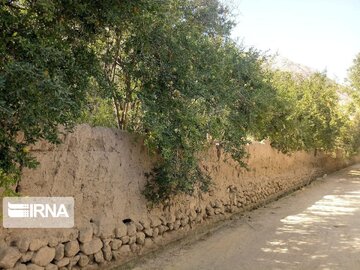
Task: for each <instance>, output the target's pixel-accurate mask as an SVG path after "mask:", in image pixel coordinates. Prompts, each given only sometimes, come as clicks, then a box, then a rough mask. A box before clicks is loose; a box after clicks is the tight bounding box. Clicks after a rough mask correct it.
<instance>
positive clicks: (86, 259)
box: [78, 254, 90, 267]
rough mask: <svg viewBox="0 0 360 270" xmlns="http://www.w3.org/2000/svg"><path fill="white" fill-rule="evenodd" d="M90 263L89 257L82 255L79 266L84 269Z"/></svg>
mask: <svg viewBox="0 0 360 270" xmlns="http://www.w3.org/2000/svg"><path fill="white" fill-rule="evenodd" d="M89 261H90V259H89V257H88V256H86V255H84V254H80V258H79V261H78V264H79V266H81V267H84V266H86V265H88V264H89Z"/></svg>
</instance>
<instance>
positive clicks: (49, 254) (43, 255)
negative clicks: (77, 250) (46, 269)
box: [31, 246, 55, 266]
mask: <svg viewBox="0 0 360 270" xmlns="http://www.w3.org/2000/svg"><path fill="white" fill-rule="evenodd" d="M54 258H55V248H51V247H47V246H46V247H42V248H40V249H39V250H38V251H37V252H35V254H34V256H33V257H32V258H31V262H32V263H35V264H37V265H39V266H46V265H48V264H49V263H50V262H51V261H52V260H53V259H54Z"/></svg>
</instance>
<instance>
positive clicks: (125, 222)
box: [123, 218, 132, 224]
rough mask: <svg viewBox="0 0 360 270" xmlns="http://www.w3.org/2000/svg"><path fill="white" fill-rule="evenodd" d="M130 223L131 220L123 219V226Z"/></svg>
mask: <svg viewBox="0 0 360 270" xmlns="http://www.w3.org/2000/svg"><path fill="white" fill-rule="evenodd" d="M131 222H132V220H131V218H125V219H123V223H124V224H130V223H131Z"/></svg>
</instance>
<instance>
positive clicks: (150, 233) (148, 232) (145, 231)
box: [144, 228, 153, 237]
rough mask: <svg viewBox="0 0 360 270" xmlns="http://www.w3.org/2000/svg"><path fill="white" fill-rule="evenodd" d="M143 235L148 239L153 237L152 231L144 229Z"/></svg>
mask: <svg viewBox="0 0 360 270" xmlns="http://www.w3.org/2000/svg"><path fill="white" fill-rule="evenodd" d="M144 233H145V235H146V236H149V237H151V236H153V229H150V228H149V229H145V230H144Z"/></svg>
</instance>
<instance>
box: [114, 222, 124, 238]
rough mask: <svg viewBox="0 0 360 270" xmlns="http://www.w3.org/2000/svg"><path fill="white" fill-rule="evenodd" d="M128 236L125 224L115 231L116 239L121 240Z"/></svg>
mask: <svg viewBox="0 0 360 270" xmlns="http://www.w3.org/2000/svg"><path fill="white" fill-rule="evenodd" d="M125 235H127V226H126V225H125V224H123V223H121V224H119V226H118V227H117V228H116V229H115V236H116V238H121V237H123V236H125Z"/></svg>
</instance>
